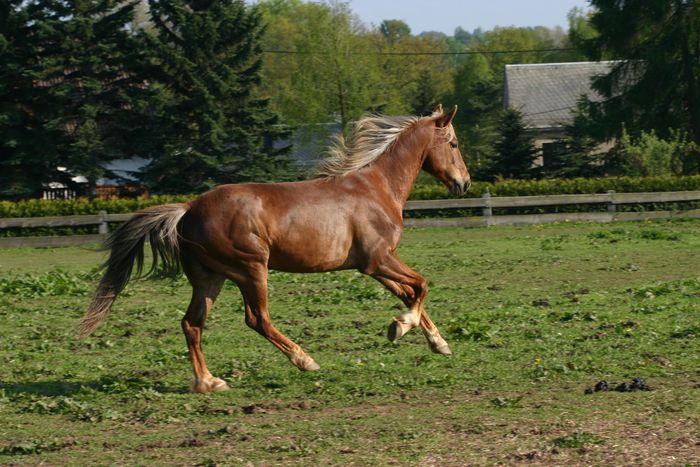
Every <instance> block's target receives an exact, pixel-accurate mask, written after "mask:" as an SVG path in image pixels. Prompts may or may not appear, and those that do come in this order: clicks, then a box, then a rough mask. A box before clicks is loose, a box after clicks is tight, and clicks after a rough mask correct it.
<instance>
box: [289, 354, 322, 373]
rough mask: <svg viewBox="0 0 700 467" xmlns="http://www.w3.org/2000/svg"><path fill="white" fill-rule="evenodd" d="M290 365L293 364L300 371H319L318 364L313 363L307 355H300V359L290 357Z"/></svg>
mask: <svg viewBox="0 0 700 467" xmlns="http://www.w3.org/2000/svg"><path fill="white" fill-rule="evenodd" d="M291 360H292V363H294V364H295V365H296V366H297V368H299V369H300V370H302V371H318V370H320V369H321V367H320V366H319V364H318V363H316V362H315V361H314V359H313V358H311V357H309V356H308V355H306V354H305V355H302V356H301V357H292V359H291Z"/></svg>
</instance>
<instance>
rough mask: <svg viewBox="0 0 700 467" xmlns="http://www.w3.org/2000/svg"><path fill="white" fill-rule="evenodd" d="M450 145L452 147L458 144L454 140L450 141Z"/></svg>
mask: <svg viewBox="0 0 700 467" xmlns="http://www.w3.org/2000/svg"><path fill="white" fill-rule="evenodd" d="M450 146H451V147H452V148H453V149H454V148H456V147H457V146H458V144H457V143H455V142H454V141H450Z"/></svg>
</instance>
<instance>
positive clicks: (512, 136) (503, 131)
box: [487, 108, 537, 178]
mask: <svg viewBox="0 0 700 467" xmlns="http://www.w3.org/2000/svg"><path fill="white" fill-rule="evenodd" d="M499 131H500V139H499V140H498V141H497V142H496V145H495V148H494V149H495V151H494V152H495V153H494V155H493V159H492V161H491V164H490V166H489V167H488V169H487V173H489V175H490V176H491V177H500V178H530V177H531V176H532V175H533V174H534V170H533V165H534V163H535V159H536V158H537V152H536V150H535V147H534V146H533V141H532V137H531V136H530V135H529V134H528V133H527V130H526V129H525V124H524V123H523V114H522V112H520V111H519V110H516V109H512V108H511V109H507V110H505V111H504V112H503V115H502V116H501V120H500V123H499Z"/></svg>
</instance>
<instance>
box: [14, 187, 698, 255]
mask: <svg viewBox="0 0 700 467" xmlns="http://www.w3.org/2000/svg"><path fill="white" fill-rule="evenodd" d="M692 201H700V191H670V192H656V193H615V192H608V193H603V194H592V195H545V196H501V197H491V196H490V195H489V194H488V193H486V194H485V195H484V196H482V197H481V198H466V199H441V200H428V201H409V202H408V203H406V206H405V207H404V211H407V212H410V211H421V210H448V209H480V210H481V214H482V215H481V216H470V217H454V218H434V217H431V218H408V219H404V225H405V226H406V227H486V226H492V225H506V224H507V225H522V224H547V223H553V222H580V221H587V222H612V221H641V220H651V219H671V218H679V217H686V218H696V219H700V209H688V210H681V211H643V212H619V211H618V210H617V208H616V206H618V205H623V204H650V203H681V202H692ZM576 204H584V205H589V204H605V205H607V211H606V212H566V213H547V214H513V215H494V214H493V209H494V208H495V209H499V208H537V207H542V206H567V205H576ZM132 215H133V214H130V213H128V214H108V213H106V212H104V211H101V212H100V213H99V214H94V215H80V216H61V217H21V218H19V217H18V218H6V219H0V229H6V228H13V227H15V228H16V227H24V228H33V227H34V228H35V227H70V226H82V225H98V226H99V233H97V234H93V235H66V236H44V237H5V238H0V248H10V247H46V246H65V245H81V244H85V243H99V242H101V241H102V240H104V238H105V235H106V234H107V233H108V231H109V223H115V222H124V221H126V220H128V219H129V218H131V216H132Z"/></svg>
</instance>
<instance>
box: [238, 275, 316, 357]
mask: <svg viewBox="0 0 700 467" xmlns="http://www.w3.org/2000/svg"><path fill="white" fill-rule="evenodd" d="M236 282H237V284H238V287H239V289H240V290H241V294H243V300H244V301H245V322H246V324H247V325H248V326H249V327H251V328H252V329H255V330H256V331H257V332H258V333H259V334H260V335H262V336H263V337H265V338H266V339H267V340H268V341H270V342H271V343H272V345H274V346H275V347H277V348H278V349H280V350H281V351H282V353H284V354H285V355H286V356H287V358H289V360H290V361H291V362H292V363H293V364H294V365H296V366H297V367H298V368H299V369H300V370H305V371H315V370H318V369H319V368H320V367H319V366H318V364H317V363H316V362H315V361H314V359H313V358H311V357H309V356H308V355H307V354H306V352H304V350H302V348H301V347H299V345H298V344H296V343H295V342H293V341H292V340H291V339H289V338H288V337H287V336H285V335H284V334H282V333H281V332H280V331H279V330H277V328H276V327H275V326H274V325H273V324H272V321H271V320H270V314H269V312H268V309H267V267H266V266H264V265H261V266H259V267H254V268H251V269H250V270H249V272H248V274H247V277H245V278H243V279H239V280H237V281H236Z"/></svg>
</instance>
